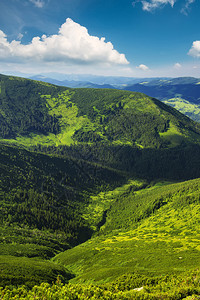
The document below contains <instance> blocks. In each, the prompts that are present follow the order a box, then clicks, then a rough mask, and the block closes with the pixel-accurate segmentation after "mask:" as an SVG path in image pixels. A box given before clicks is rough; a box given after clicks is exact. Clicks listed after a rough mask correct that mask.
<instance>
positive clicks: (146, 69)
mask: <svg viewBox="0 0 200 300" xmlns="http://www.w3.org/2000/svg"><path fill="white" fill-rule="evenodd" d="M136 68H137V69H140V70H142V71H148V70H149V68H148V67H147V66H146V65H143V64H141V65H139V66H138V67H136Z"/></svg>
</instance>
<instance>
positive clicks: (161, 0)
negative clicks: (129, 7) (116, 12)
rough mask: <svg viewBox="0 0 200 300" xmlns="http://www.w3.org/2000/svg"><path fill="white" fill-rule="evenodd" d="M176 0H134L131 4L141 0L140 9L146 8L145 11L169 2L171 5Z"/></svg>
mask: <svg viewBox="0 0 200 300" xmlns="http://www.w3.org/2000/svg"><path fill="white" fill-rule="evenodd" d="M175 1H176V0H150V1H146V0H136V1H134V2H133V6H134V5H135V4H136V3H137V2H141V3H142V9H143V10H146V11H149V12H151V11H153V10H155V9H157V8H162V7H163V6H165V5H167V4H170V5H171V7H173V6H174V3H175Z"/></svg>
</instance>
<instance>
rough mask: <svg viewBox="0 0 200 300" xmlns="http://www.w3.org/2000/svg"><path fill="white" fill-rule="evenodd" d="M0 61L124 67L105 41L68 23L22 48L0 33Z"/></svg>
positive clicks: (83, 28)
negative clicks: (54, 32) (57, 30)
mask: <svg viewBox="0 0 200 300" xmlns="http://www.w3.org/2000/svg"><path fill="white" fill-rule="evenodd" d="M0 60H4V61H5V60H7V61H14V62H25V61H37V62H63V63H66V64H74V63H75V64H76V63H77V64H96V63H100V64H114V65H126V64H128V63H129V62H128V61H127V59H126V57H125V55H124V54H120V53H119V52H118V51H117V50H115V49H114V47H113V45H112V43H111V42H105V38H104V37H102V38H98V37H96V36H91V35H89V33H88V30H87V28H85V27H83V26H81V25H79V24H78V23H75V22H74V21H72V20H71V19H69V18H68V19H67V20H66V22H65V23H64V24H63V25H62V26H61V27H60V29H59V32H58V34H54V35H50V36H46V35H43V36H42V37H41V38H40V37H34V38H33V39H32V41H31V42H30V43H29V44H27V45H24V44H22V43H21V41H16V40H13V41H12V42H9V41H8V40H7V36H6V35H5V33H4V32H3V31H1V30H0Z"/></svg>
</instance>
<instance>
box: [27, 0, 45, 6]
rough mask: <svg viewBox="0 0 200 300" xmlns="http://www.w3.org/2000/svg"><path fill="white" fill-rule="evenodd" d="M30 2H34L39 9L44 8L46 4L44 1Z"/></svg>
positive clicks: (34, 0)
mask: <svg viewBox="0 0 200 300" xmlns="http://www.w3.org/2000/svg"><path fill="white" fill-rule="evenodd" d="M29 1H30V2H32V3H33V4H34V5H35V6H36V7H38V8H42V7H44V4H45V3H44V1H43V0H29Z"/></svg>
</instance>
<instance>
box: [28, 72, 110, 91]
mask: <svg viewBox="0 0 200 300" xmlns="http://www.w3.org/2000/svg"><path fill="white" fill-rule="evenodd" d="M29 79H32V80H37V81H42V82H47V83H51V84H55V85H58V86H65V87H70V88H100V89H108V88H109V89H110V88H111V89H114V87H113V86H112V85H110V84H95V83H92V82H88V81H76V80H57V79H53V78H49V77H45V76H42V75H35V76H31V77H29Z"/></svg>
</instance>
